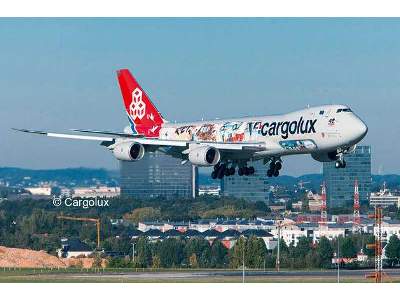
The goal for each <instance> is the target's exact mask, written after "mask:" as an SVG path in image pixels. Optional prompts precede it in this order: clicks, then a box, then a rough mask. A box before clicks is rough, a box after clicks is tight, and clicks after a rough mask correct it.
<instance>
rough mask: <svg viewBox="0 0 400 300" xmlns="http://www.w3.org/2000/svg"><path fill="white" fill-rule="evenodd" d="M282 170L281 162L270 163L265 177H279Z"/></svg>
mask: <svg viewBox="0 0 400 300" xmlns="http://www.w3.org/2000/svg"><path fill="white" fill-rule="evenodd" d="M280 169H282V162H281V161H279V160H278V161H274V160H273V161H271V162H270V164H269V169H268V171H267V176H268V177H272V176H274V177H278V176H279V170H280Z"/></svg>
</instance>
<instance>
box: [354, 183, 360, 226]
mask: <svg viewBox="0 0 400 300" xmlns="http://www.w3.org/2000/svg"><path fill="white" fill-rule="evenodd" d="M353 221H354V224H357V225H360V223H361V220H360V195H359V193H358V180H357V179H356V180H355V181H354V220H353Z"/></svg>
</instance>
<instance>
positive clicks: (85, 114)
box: [0, 18, 400, 175]
mask: <svg viewBox="0 0 400 300" xmlns="http://www.w3.org/2000/svg"><path fill="white" fill-rule="evenodd" d="M399 34H400V19H232V18H227V19H0V41H1V47H0V97H1V100H0V105H1V106H0V140H1V147H0V166H16V167H25V168H35V169H42V168H64V167H77V166H86V167H105V168H110V169H115V168H117V167H118V164H117V162H116V160H115V159H114V158H113V156H112V154H111V153H108V151H107V150H106V149H105V148H103V147H100V146H98V145H97V142H92V141H72V140H61V139H52V138H46V137H41V136H31V135H27V134H22V133H16V132H12V131H10V130H9V128H10V127H19V128H33V129H51V130H54V131H64V130H66V129H69V128H89V129H99V130H116V131H121V130H122V128H123V127H124V126H126V125H127V124H128V120H127V117H126V115H125V112H124V109H123V104H122V99H121V96H120V92H119V88H118V85H117V81H116V76H115V70H117V69H119V68H129V69H130V70H131V71H132V73H133V74H134V75H135V76H136V77H137V79H138V80H139V82H140V83H141V85H142V87H143V88H144V89H145V90H146V91H147V92H148V94H149V95H150V97H151V99H152V100H153V102H154V103H155V104H156V106H157V107H158V109H159V110H160V111H161V112H162V113H163V115H164V117H165V118H167V119H169V120H172V121H173V120H179V121H186V120H198V119H201V118H216V117H219V118H222V117H234V116H242V115H260V114H275V113H284V112H287V111H292V110H296V109H301V108H304V107H306V106H307V105H308V104H309V105H319V104H332V103H338V104H348V105H350V106H351V107H352V109H353V110H354V111H355V112H356V113H357V114H358V115H359V116H360V117H361V118H362V119H363V120H364V121H365V122H366V123H367V124H368V127H369V132H368V135H367V137H366V139H365V140H364V142H363V143H364V144H370V145H372V153H373V165H372V168H373V172H374V173H377V172H378V171H380V172H383V173H400V172H399V171H400V160H399V159H398V157H399V155H398V153H399V146H400V139H399V128H400V126H399V125H400V119H399V108H400V76H399V75H400V39H399ZM320 169H321V164H320V163H318V162H315V161H313V160H312V159H311V158H310V157H308V156H300V157H296V158H294V157H291V158H287V159H285V161H284V172H283V173H284V174H289V175H299V174H303V173H310V172H320Z"/></svg>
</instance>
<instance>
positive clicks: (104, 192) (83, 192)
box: [70, 186, 120, 198]
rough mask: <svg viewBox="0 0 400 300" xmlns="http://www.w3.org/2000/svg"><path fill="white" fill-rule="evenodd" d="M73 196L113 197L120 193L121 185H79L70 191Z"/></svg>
mask: <svg viewBox="0 0 400 300" xmlns="http://www.w3.org/2000/svg"><path fill="white" fill-rule="evenodd" d="M70 195H71V196H72V198H113V197H118V196H119V195H120V188H119V187H108V186H99V187H77V188H74V189H73V190H72V193H70Z"/></svg>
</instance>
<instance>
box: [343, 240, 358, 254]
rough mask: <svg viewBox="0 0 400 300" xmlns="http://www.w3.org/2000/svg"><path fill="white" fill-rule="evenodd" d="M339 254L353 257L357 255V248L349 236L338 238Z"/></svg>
mask: <svg viewBox="0 0 400 300" xmlns="http://www.w3.org/2000/svg"><path fill="white" fill-rule="evenodd" d="M339 254H340V256H341V257H345V258H354V257H356V256H357V248H356V246H355V245H354V242H353V240H352V238H351V237H345V238H340V253H339Z"/></svg>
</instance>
